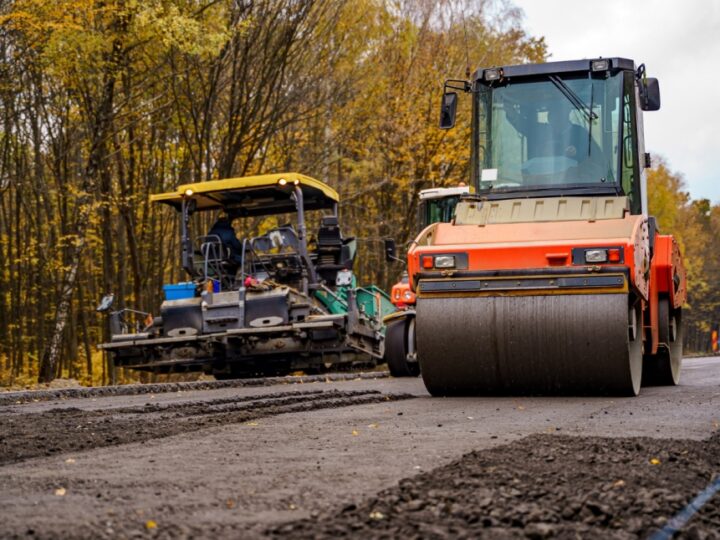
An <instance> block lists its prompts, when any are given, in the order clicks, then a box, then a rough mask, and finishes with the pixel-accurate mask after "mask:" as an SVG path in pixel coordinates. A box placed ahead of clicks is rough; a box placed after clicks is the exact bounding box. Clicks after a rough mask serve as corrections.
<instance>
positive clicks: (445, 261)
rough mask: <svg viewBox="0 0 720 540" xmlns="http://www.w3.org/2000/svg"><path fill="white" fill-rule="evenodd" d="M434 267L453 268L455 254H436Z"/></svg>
mask: <svg viewBox="0 0 720 540" xmlns="http://www.w3.org/2000/svg"><path fill="white" fill-rule="evenodd" d="M435 268H455V255H437V256H436V257H435Z"/></svg>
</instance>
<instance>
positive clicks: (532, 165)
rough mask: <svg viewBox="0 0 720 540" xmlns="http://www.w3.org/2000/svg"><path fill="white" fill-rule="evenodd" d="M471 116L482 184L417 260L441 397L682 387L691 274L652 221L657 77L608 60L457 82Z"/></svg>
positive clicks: (429, 238) (429, 363) (423, 239)
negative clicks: (646, 136)
mask: <svg viewBox="0 0 720 540" xmlns="http://www.w3.org/2000/svg"><path fill="white" fill-rule="evenodd" d="M458 91H460V92H462V93H467V94H469V97H470V98H471V99H472V101H473V107H472V111H473V112H472V119H471V121H472V141H471V152H472V183H473V185H474V186H475V190H476V192H475V194H474V195H470V196H465V197H463V198H462V200H461V201H460V202H459V203H458V205H457V208H456V211H455V212H456V213H455V220H454V221H453V222H452V223H437V224H435V225H432V226H430V227H428V228H426V229H425V230H423V231H422V233H421V234H420V235H419V236H418V237H417V238H416V239H415V241H414V243H413V244H412V246H411V248H410V250H409V253H408V274H409V276H410V286H411V287H412V288H413V290H414V292H415V293H416V295H417V316H416V328H415V332H416V347H417V356H418V358H419V362H420V366H421V368H422V375H423V379H424V381H425V384H426V386H427V388H428V390H429V391H430V392H431V393H432V394H434V395H450V394H558V393H562V394H615V395H635V394H637V393H638V392H639V390H640V386H641V383H642V384H646V385H648V384H677V382H678V378H679V372H680V363H681V358H682V309H681V308H682V305H683V303H684V301H685V297H686V291H685V272H684V269H683V265H682V261H681V258H680V253H679V250H678V246H677V243H676V242H675V241H674V239H673V238H672V236H668V235H662V234H660V233H659V231H658V229H657V226H656V224H655V220H654V218H652V217H649V216H648V215H647V185H646V180H645V168H646V167H648V166H649V165H650V159H649V155H648V154H645V150H644V142H643V129H642V126H643V122H642V115H643V111H654V110H657V109H659V107H660V94H659V87H658V82H657V80H656V79H651V78H647V77H646V76H645V67H644V65H641V66H640V67H636V66H635V64H634V62H633V61H632V60H627V59H623V58H598V59H594V60H578V61H570V62H552V63H544V64H528V65H518V66H502V67H494V68H490V69H481V70H479V71H477V72H476V73H475V75H474V76H473V79H472V81H455V80H451V81H447V82H446V83H445V93H444V95H443V99H442V105H441V118H440V124H441V127H442V128H450V127H452V126H453V125H454V124H455V109H456V105H457V100H458V97H459V96H458Z"/></svg>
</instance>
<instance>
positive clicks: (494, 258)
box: [408, 215, 650, 299]
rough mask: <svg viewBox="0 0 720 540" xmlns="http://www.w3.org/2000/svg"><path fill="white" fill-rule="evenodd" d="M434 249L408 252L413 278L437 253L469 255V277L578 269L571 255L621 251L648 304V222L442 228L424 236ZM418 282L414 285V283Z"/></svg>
mask: <svg viewBox="0 0 720 540" xmlns="http://www.w3.org/2000/svg"><path fill="white" fill-rule="evenodd" d="M427 235H430V242H431V245H420V244H419V243H415V244H414V245H413V246H412V247H411V249H410V251H409V252H408V272H409V274H410V275H411V276H416V275H417V274H418V273H419V272H423V271H424V269H423V268H422V267H421V261H420V257H421V256H422V255H423V254H433V253H453V252H458V253H467V254H468V268H467V270H468V271H478V270H518V269H543V268H547V269H548V270H549V271H551V270H552V269H554V268H557V267H559V266H564V267H573V266H575V267H576V268H578V269H579V270H580V269H582V268H584V267H587V266H591V265H587V264H586V265H573V263H572V249H573V248H577V247H581V248H592V247H609V246H622V247H623V250H624V263H623V264H624V265H625V266H626V267H628V269H629V275H630V280H631V285H632V286H633V287H634V288H635V289H636V291H637V292H638V294H639V296H640V297H641V298H643V299H647V294H648V282H647V281H648V280H647V277H648V276H647V270H648V269H649V266H650V260H649V259H650V257H649V253H648V249H647V245H648V243H647V220H646V219H645V218H644V217H643V216H631V215H628V216H625V217H624V218H622V219H608V220H598V221H557V222H536V223H503V224H490V225H485V226H482V227H480V226H476V225H452V224H446V223H437V224H435V225H433V226H432V227H431V229H426V230H425V231H423V233H421V236H420V237H419V239H422V238H423V237H424V236H427ZM411 281H413V282H415V280H414V279H413V280H411Z"/></svg>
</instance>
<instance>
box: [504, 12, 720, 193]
mask: <svg viewBox="0 0 720 540" xmlns="http://www.w3.org/2000/svg"><path fill="white" fill-rule="evenodd" d="M512 2H513V3H514V4H515V5H517V6H518V7H520V8H521V9H522V10H523V11H524V13H525V18H524V27H525V29H526V30H527V32H528V33H529V34H530V35H532V36H545V41H546V43H547V45H548V51H549V53H550V54H551V56H550V60H576V59H579V58H593V57H598V56H603V57H613V56H619V57H624V58H631V59H633V60H635V63H636V64H638V65H639V64H641V63H645V65H646V66H647V73H648V76H649V77H657V78H658V79H659V81H660V97H661V102H662V106H661V109H660V110H659V111H657V112H649V113H645V115H644V121H645V147H646V150H647V151H649V152H652V153H654V154H658V155H661V156H663V157H664V158H665V159H666V160H667V161H668V164H669V166H670V169H671V170H673V171H675V172H678V173H681V174H682V175H683V176H684V177H685V181H686V189H687V190H688V191H689V192H690V195H691V196H692V197H693V198H694V199H698V198H707V199H710V200H711V201H713V202H714V203H720V0H683V1H679V0H652V1H651V0H593V1H581V0H512Z"/></svg>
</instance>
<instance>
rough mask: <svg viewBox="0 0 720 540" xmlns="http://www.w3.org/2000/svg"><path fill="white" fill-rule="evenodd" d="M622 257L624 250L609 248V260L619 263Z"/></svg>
mask: <svg viewBox="0 0 720 540" xmlns="http://www.w3.org/2000/svg"><path fill="white" fill-rule="evenodd" d="M621 259H622V250H620V249H608V262H611V263H617V262H620V260H621Z"/></svg>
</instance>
